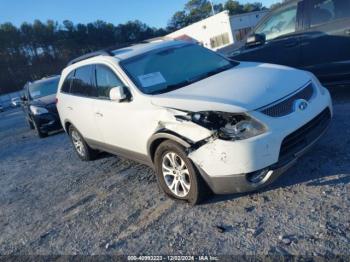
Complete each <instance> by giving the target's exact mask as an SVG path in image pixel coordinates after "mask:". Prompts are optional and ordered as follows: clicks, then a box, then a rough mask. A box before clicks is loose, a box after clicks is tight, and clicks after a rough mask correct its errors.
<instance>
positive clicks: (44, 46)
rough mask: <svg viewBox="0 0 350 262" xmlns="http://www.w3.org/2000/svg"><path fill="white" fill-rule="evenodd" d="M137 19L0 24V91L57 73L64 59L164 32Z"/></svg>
mask: <svg viewBox="0 0 350 262" xmlns="http://www.w3.org/2000/svg"><path fill="white" fill-rule="evenodd" d="M165 34H166V31H165V30H164V29H157V28H151V27H149V26H147V25H146V24H144V23H142V22H140V21H129V22H127V23H125V24H120V25H117V26H114V25H113V24H111V23H106V22H104V21H96V22H93V23H88V24H76V25H75V24H74V23H73V22H71V21H68V20H66V21H64V22H63V24H61V25H60V24H58V23H57V22H54V21H52V20H49V21H47V22H45V23H44V22H42V21H39V20H35V21H34V23H33V24H30V23H23V24H22V25H21V26H20V27H19V28H17V27H15V26H14V25H12V24H11V23H5V24H0V72H1V74H0V94H2V93H7V92H11V91H16V90H19V89H21V88H22V87H23V85H24V84H25V83H26V82H27V81H33V80H37V79H39V78H41V77H43V76H46V75H52V74H59V73H60V72H61V71H62V69H63V68H64V66H65V65H66V64H67V62H68V61H69V60H70V59H72V58H75V57H77V56H79V55H82V54H84V53H87V52H91V51H94V50H98V49H102V48H105V47H109V46H116V45H120V46H121V45H124V44H125V43H134V42H139V41H142V40H145V39H148V38H154V37H157V36H161V35H165Z"/></svg>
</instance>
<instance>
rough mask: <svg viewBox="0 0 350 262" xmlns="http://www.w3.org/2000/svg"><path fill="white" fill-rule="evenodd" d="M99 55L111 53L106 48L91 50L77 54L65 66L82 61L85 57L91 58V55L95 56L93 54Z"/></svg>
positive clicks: (109, 54) (110, 54)
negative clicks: (83, 53)
mask: <svg viewBox="0 0 350 262" xmlns="http://www.w3.org/2000/svg"><path fill="white" fill-rule="evenodd" d="M99 55H103V56H112V55H113V54H112V53H111V52H109V51H107V50H99V51H95V52H91V53H87V54H85V55H82V56H79V57H77V58H75V59H73V60H71V61H70V62H69V63H68V64H67V66H70V65H72V64H75V63H78V62H80V61H83V60H85V59H88V58H91V57H95V56H99Z"/></svg>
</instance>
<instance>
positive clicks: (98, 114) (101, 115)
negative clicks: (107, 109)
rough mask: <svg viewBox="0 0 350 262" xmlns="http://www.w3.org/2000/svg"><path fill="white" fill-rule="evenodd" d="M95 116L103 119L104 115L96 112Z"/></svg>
mask: <svg viewBox="0 0 350 262" xmlns="http://www.w3.org/2000/svg"><path fill="white" fill-rule="evenodd" d="M95 114H96V116H98V117H103V114H102V113H100V112H96V113H95Z"/></svg>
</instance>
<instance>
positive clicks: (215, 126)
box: [159, 109, 278, 193]
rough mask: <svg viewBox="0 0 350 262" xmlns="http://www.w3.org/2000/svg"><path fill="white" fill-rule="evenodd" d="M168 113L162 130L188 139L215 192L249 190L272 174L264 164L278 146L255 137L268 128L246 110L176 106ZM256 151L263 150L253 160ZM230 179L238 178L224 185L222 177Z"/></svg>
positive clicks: (189, 152)
mask: <svg viewBox="0 0 350 262" xmlns="http://www.w3.org/2000/svg"><path fill="white" fill-rule="evenodd" d="M167 113H168V115H167V117H166V119H168V120H167V121H161V122H159V130H162V131H161V132H167V134H168V135H174V137H175V136H176V137H178V138H180V139H181V140H180V142H181V141H185V142H184V143H182V145H184V147H185V148H186V152H187V155H188V157H189V158H190V159H191V160H192V161H193V163H194V164H195V166H196V167H197V169H198V170H199V172H200V173H201V175H202V177H203V178H204V179H205V180H206V182H207V184H208V185H209V186H210V187H211V189H212V190H213V191H214V192H215V193H230V192H241V191H248V190H250V189H254V188H255V186H254V184H255V185H257V184H260V182H259V181H262V182H263V181H265V179H266V178H267V177H269V176H270V175H271V172H265V170H262V168H265V167H266V162H267V161H270V160H271V155H277V152H272V151H273V150H275V149H276V148H278V146H272V147H269V145H268V144H267V143H266V141H264V139H259V138H255V137H257V136H259V135H264V134H265V133H268V129H267V127H266V126H265V125H264V124H263V123H261V122H260V121H258V120H257V119H255V118H253V117H251V116H249V115H248V114H247V113H227V112H220V111H203V112H184V111H179V110H175V109H168V110H167ZM163 119H164V118H163ZM250 138H252V139H250ZM178 142H179V141H178ZM256 152H262V154H261V155H260V156H259V158H258V159H254V160H253V158H252V156H253V155H256ZM267 159H268V160H267ZM258 170H262V171H264V172H260V171H259V172H257V171H258ZM251 172H254V173H251ZM249 173H251V176H252V179H251V180H252V181H250V182H249V180H248V179H247V174H249ZM255 173H256V174H255ZM261 174H264V175H263V176H262V175H261ZM232 177H233V178H232ZM261 177H262V178H261ZM227 179H229V180H230V181H235V182H234V183H233V184H232V183H230V184H229V187H228V188H225V189H223V187H222V185H223V183H221V181H226V183H224V184H227V185H228V183H227ZM218 180H219V181H220V182H217V181H218ZM257 180H259V181H257ZM218 185H219V186H218Z"/></svg>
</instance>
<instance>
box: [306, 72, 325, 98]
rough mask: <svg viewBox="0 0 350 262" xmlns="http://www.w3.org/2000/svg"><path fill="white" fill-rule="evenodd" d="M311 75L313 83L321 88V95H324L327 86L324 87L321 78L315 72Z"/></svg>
mask: <svg viewBox="0 0 350 262" xmlns="http://www.w3.org/2000/svg"><path fill="white" fill-rule="evenodd" d="M310 75H311V80H312V82H313V84H314V85H315V86H316V87H317V88H318V90H320V93H321V95H324V94H325V93H326V88H324V87H323V85H322V84H321V82H320V80H318V78H317V77H316V76H315V75H314V74H313V73H310Z"/></svg>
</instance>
